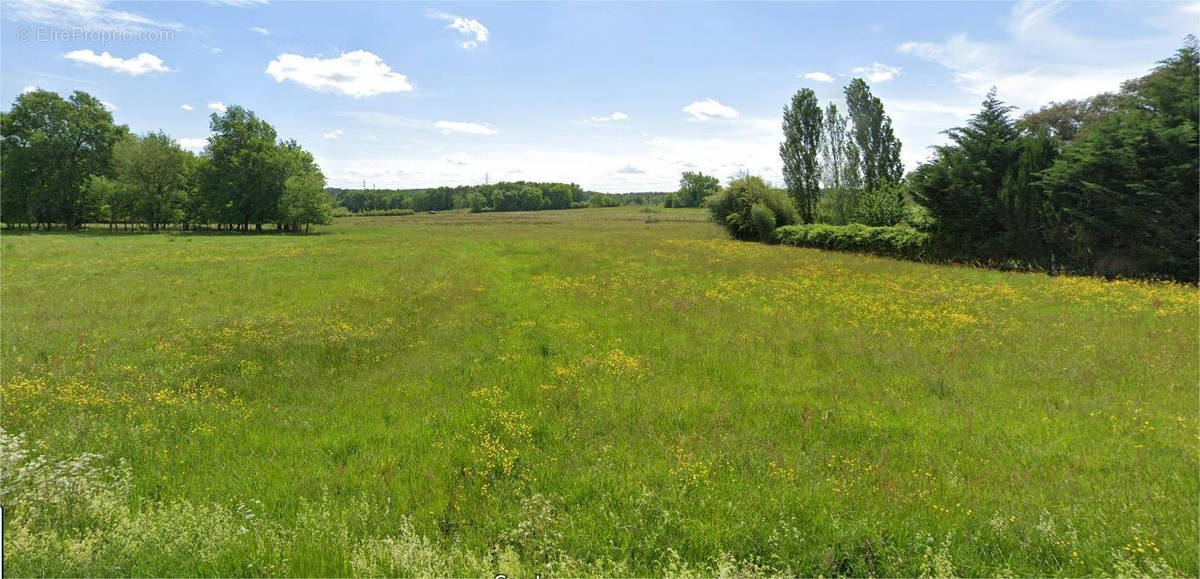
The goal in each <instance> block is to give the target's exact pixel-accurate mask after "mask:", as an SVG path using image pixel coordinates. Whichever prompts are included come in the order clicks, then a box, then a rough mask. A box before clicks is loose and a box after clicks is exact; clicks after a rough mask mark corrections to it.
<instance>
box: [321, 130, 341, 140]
mask: <svg viewBox="0 0 1200 579" xmlns="http://www.w3.org/2000/svg"><path fill="white" fill-rule="evenodd" d="M344 134H345V132H344V131H342V130H341V129H334V130H332V131H329V132H328V133H325V134H323V135H321V138H322V139H329V140H331V141H336V140H338V139H340V138H342V135H344Z"/></svg>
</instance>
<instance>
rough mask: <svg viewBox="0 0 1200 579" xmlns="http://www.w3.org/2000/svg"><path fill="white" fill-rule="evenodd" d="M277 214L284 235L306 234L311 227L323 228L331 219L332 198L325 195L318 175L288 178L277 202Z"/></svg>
mask: <svg viewBox="0 0 1200 579" xmlns="http://www.w3.org/2000/svg"><path fill="white" fill-rule="evenodd" d="M279 213H280V215H281V219H282V221H283V226H284V229H285V230H287V231H299V230H300V227H301V226H303V227H304V230H305V231H306V232H307V231H308V228H309V226H310V225H313V224H316V225H325V224H327V223H329V222H330V221H331V220H332V219H333V197H332V196H330V195H329V193H326V192H325V176H324V175H322V174H321V173H320V171H304V172H302V173H300V174H298V175H293V176H291V177H288V180H287V181H286V182H285V183H284V189H283V195H282V196H281V197H280V198H279Z"/></svg>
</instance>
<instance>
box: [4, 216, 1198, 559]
mask: <svg viewBox="0 0 1200 579" xmlns="http://www.w3.org/2000/svg"><path fill="white" fill-rule="evenodd" d="M0 251H2V256H0V257H2V261H3V263H2V265H0V274H2V275H3V278H2V282H0V299H2V308H3V309H2V311H0V329H2V331H3V338H4V339H3V346H2V347H3V375H2V378H3V383H2V390H0V392H2V393H3V395H4V400H3V414H2V415H0V416H2V418H3V427H4V430H5V432H6V435H7V436H9V437H11V436H12V435H14V434H21V435H24V436H25V437H26V440H27V441H28V443H29V444H30V445H32V446H33V447H34V449H35V451H34V453H35V454H39V455H43V456H47V457H71V456H75V455H78V454H80V453H83V452H93V453H98V454H99V455H101V456H103V457H104V458H103V459H102V460H101V461H100V462H99V463H98V464H101V465H102V464H113V465H115V464H118V463H119V462H120V461H124V463H125V464H127V465H128V467H129V475H128V476H129V482H130V484H131V488H130V490H129V492H128V494H122V495H120V497H118V498H119V500H120V501H124V503H122V504H127V505H133V506H134V508H133V509H132V511H131V513H132V514H129V515H128V516H129V517H132V519H130V520H133V519H136V518H137V517H138V516H142V517H143V518H144V517H145V516H148V515H145V513H156V515H155V516H156V517H157V518H156V519H155V520H156V521H159V523H160V524H162V525H164V527H165V528H170V529H175V530H176V531H178V530H179V529H184V528H190V527H187V525H188V524H192V523H186V524H185V523H184V522H180V520H182V519H185V518H187V517H186V516H185V515H183V514H178V513H177V512H184V511H187V509H185V508H183V507H179V505H189V507H188V508H192V509H200V508H201V507H202V506H205V505H209V506H211V508H215V509H218V510H220V509H225V511H221V512H225V513H226V514H227V515H228V516H229V517H231V518H230V520H231V521H235V522H236V523H237V524H234V523H233V522H231V523H229V525H228V529H226V527H221V528H220V529H216V530H214V529H206V531H205V532H207V533H209V535H213V534H216V535H220V533H221V532H224V531H222V530H221V529H225V530H226V531H228V533H229V538H228V540H227V541H225V542H219V541H218V542H217V544H219V545H224V546H223V547H220V548H217V547H211V548H209V550H210V551H212V552H211V553H208V554H206V555H205V556H204V557H198V556H197V555H195V554H194V553H193V554H189V551H188V550H187V549H185V548H182V547H180V548H178V549H177V550H176V551H171V550H170V549H167V550H166V551H167V552H168V553H174V554H167V555H160V556H150V555H148V554H147V553H146V552H140V551H139V549H141V550H144V551H148V550H150V549H151V548H152V547H154V548H158V547H161V545H158V544H156V543H153V541H151V540H150V539H146V538H143V539H139V540H138V541H141V542H138V541H132V540H131V541H127V542H126V543H128V544H126V545H124V546H113V545H107V544H106V545H107V546H97V545H90V546H86V548H85V547H81V546H79V545H80V544H81V543H83V542H81V540H77V537H81V536H83V533H84V531H85V530H86V529H89V528H90V529H92V530H93V531H96V533H98V534H100V535H103V534H104V533H106V532H107V533H112V532H116V531H115V530H119V529H123V528H125V527H122V526H121V524H118V522H114V521H112V520H107V519H104V518H103V517H99V518H97V517H91V518H86V517H85V518H83V519H77V518H73V517H74V515H64V514H61V513H59V514H56V515H54V517H59V518H58V519H55V518H53V517H50V516H49V515H44V516H40V518H39V517H35V516H32V515H31V516H29V517H26V519H25V520H26V523H25V526H24V527H22V528H23V529H24V530H23V531H21V532H22V533H25V535H19V536H24V537H27V540H24V539H22V540H20V541H18V540H16V539H10V538H9V537H10V536H11V535H12V533H7V534H6V547H7V549H6V552H7V553H8V558H9V562H10V564H12V565H16V566H17V567H15V568H16V569H18V571H19V570H31V569H46V568H50V569H57V570H59V571H62V572H66V573H70V572H77V573H80V572H81V573H89V572H103V570H104V569H106V568H108V569H111V568H112V567H111V565H113V564H114V563H113V561H121V560H122V557H125V558H126V559H128V561H125V562H123V563H121V564H122V565H124V566H122V567H120V568H121V569H124V570H125V571H126V572H130V573H134V574H137V573H145V574H163V573H172V572H174V573H176V574H178V573H183V574H192V573H203V574H241V573H247V572H264V573H287V574H298V575H314V574H316V575H325V574H338V575H346V574H370V573H373V572H378V573H393V574H394V573H400V574H413V573H434V574H436V573H438V572H441V573H443V574H446V573H449V574H460V573H476V572H480V571H491V570H495V569H513V570H518V571H530V570H536V569H550V570H557V571H558V572H562V573H566V574H581V573H582V574H586V573H605V574H612V573H617V574H634V575H645V574H661V573H671V572H675V573H678V572H681V571H683V570H685V569H692V570H698V571H699V572H702V573H715V572H720V571H722V570H726V571H728V570H731V569H733V570H741V571H746V572H769V571H771V570H774V571H781V570H791V571H792V572H795V573H798V574H804V575H813V574H834V573H848V574H856V575H865V574H881V575H912V574H918V573H921V572H928V573H933V574H937V573H947V572H952V573H957V574H962V575H993V574H997V573H1000V572H1004V571H1011V572H1013V573H1018V574H1038V575H1042V574H1063V575H1082V574H1128V573H1132V572H1134V571H1141V572H1147V573H1152V574H1154V573H1162V572H1171V571H1172V570H1173V571H1174V572H1180V573H1184V574H1189V575H1194V574H1196V573H1197V571H1198V570H1197V556H1198V554H1200V553H1198V551H1197V547H1196V544H1197V539H1198V537H1200V531H1198V528H1197V525H1198V521H1197V514H1196V513H1197V509H1198V508H1200V501H1198V498H1197V495H1196V488H1197V487H1198V485H1200V477H1198V469H1200V453H1198V450H1197V443H1198V440H1200V426H1198V424H1197V415H1198V413H1200V397H1198V393H1197V382H1198V381H1200V369H1198V365H1197V351H1198V348H1200V344H1198V332H1200V324H1198V321H1197V320H1198V316H1200V308H1198V304H1197V297H1198V294H1197V290H1196V288H1195V287H1189V286H1177V285H1167V284H1145V283H1128V282H1115V283H1114V282H1105V281H1101V280H1096V279H1088V278H1053V277H1047V276H1042V275H1033V274H1012V273H1002V272H996V271H987V270H980V269H971V268H961V267H945V266H931V265H922V264H915V263H907V262H898V261H892V260H885V259H877V258H872V257H864V256H857V255H847V254H837V253H824V252H819V251H814V250H806V249H797V248H786V247H771V246H766V245H761V244H752V243H738V242H734V241H730V240H726V239H724V238H722V237H721V236H720V233H719V231H718V230H717V229H716V228H714V227H713V226H711V225H710V224H708V223H706V222H705V221H704V215H703V213H701V212H699V211H689V210H661V211H659V212H657V213H642V212H638V211H637V210H633V209H598V210H575V211H565V212H538V213H527V214H485V215H471V214H453V215H419V216H408V217H389V218H354V219H346V220H342V221H339V222H338V223H337V224H335V225H334V226H332V227H330V228H328V229H327V230H325V231H324V232H323V233H322V234H320V235H310V236H274V235H263V236H255V235H248V236H240V235H186V234H181V235H175V234H165V235H103V234H90V233H89V234H49V235H4V237H3V239H2V240H0ZM114 476H115V475H114ZM101 478H103V477H101V476H100V475H97V477H96V479H97V480H96V481H92V482H93V483H94V484H95V485H99V486H103V485H104V484H108V483H103V481H99V479H101ZM109 478H112V477H109ZM117 478H119V477H117ZM89 480H90V479H89ZM6 484H8V485H10V486H13V485H16V484H17V483H13V482H9V483H6ZM14 488H15V487H14ZM106 488H107V487H106ZM6 493H8V495H9V496H12V491H9V490H7V489H6ZM110 494H111V493H110ZM118 494H120V493H118ZM105 496H106V497H107V496H108V495H105ZM122 497H123V498H122ZM72 500H80V501H83V502H84V503H87V504H91V503H93V502H96V501H98V500H99V499H96V498H95V497H93V496H91V495H88V496H86V497H83V498H78V497H77V498H76V499H72ZM105 500H108V499H105ZM171 505H175V506H176V510H175V511H172V510H171V509H170V508H168V507H169V506H171ZM237 505H243V506H245V505H250V506H249V507H246V508H247V509H250V510H252V511H253V513H254V514H253V517H252V518H253V519H254V520H255V521H260V522H256V523H254V524H249V526H246V525H247V524H248V523H245V521H246V520H248V519H246V518H245V516H244V514H243V515H238V514H237V513H240V512H241V511H239V510H238V508H239V507H237ZM7 506H8V505H7V503H6V507H7ZM47 512H49V511H47ZM187 512H191V513H193V514H194V512H193V511H187ZM139 513H141V514H140V515H139ZM170 513H177V514H176V515H170ZM210 515H211V513H210ZM238 516H241V517H242V518H241V519H237V517H238ZM63 517H66V518H67V519H69V520H70V522H71V524H72V525H74V527H75V528H77V530H78V532H79V533H80V534H79V535H72V534H71V532H65V533H62V534H54V533H51V529H48V528H45V527H46V526H47V525H49V524H50V523H51V522H55V521H57V522H58V523H61V522H62V521H63ZM217 518H220V517H217ZM137 520H139V521H141V520H142V519H137ZM143 522H144V521H143ZM194 524H195V525H200V523H194ZM172 525H174V526H172ZM256 525H257V526H256ZM201 526H202V525H201ZM243 527H245V528H246V529H248V531H247V532H245V533H239V530H240V529H241V528H243ZM96 533H94V534H96ZM176 534H177V535H180V536H185V537H186V536H189V535H188V534H187V533H185V532H182V531H179V532H177V533H176ZM51 535H53V536H51ZM255 535H257V536H259V537H260V540H258V541H255V540H251V539H250V538H248V537H249V536H255ZM73 537H76V538H73ZM388 537H392V538H396V537H402V538H405V539H404V540H400V539H396V540H393V541H392V542H391V543H388V542H387V541H388V540H391V539H387V538H388ZM13 541H17V542H15V543H13ZM72 541H73V542H72ZM180 541H181V543H180V544H181V545H185V546H186V545H188V544H189V543H187V540H186V539H180ZM10 543H11V544H10ZM65 544H70V545H73V546H74V548H75V549H76V551H77V553H76V554H75V555H72V556H71V557H64V556H62V555H61V553H62V552H64V547H63V545H65ZM397 544H403V545H407V547H405V549H407V550H403V549H399V548H398V547H396V545H397ZM14 548H15V551H14ZM455 549H459V551H455ZM56 550H57V552H58V553H59V555H58V556H54V553H55V552H56ZM161 550H162V549H160V551H161ZM401 551H403V553H407V554H408V555H403V556H402V555H400V554H398V553H400V552H401ZM416 552H419V553H423V555H421V556H420V557H417V556H414V555H412V553H416ZM39 553H40V555H39ZM456 553H457V554H456ZM422 557H423V558H422ZM43 559H53V560H55V561H52V562H46V561H45V560H43ZM414 561H415V562H414ZM39 565H41V566H40V567H39ZM55 565H57V566H55ZM105 565H110V567H105ZM438 565H442V566H440V567H439V566H438Z"/></svg>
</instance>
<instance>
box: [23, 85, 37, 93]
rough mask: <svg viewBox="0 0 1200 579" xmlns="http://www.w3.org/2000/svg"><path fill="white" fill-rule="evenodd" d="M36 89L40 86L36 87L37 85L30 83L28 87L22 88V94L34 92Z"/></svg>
mask: <svg viewBox="0 0 1200 579" xmlns="http://www.w3.org/2000/svg"><path fill="white" fill-rule="evenodd" d="M36 90H38V87H36V86H33V85H29V86H27V87H25V88H23V89H21V94H29V93H31V92H34V91H36Z"/></svg>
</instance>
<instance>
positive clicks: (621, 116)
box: [588, 111, 629, 123]
mask: <svg viewBox="0 0 1200 579" xmlns="http://www.w3.org/2000/svg"><path fill="white" fill-rule="evenodd" d="M588 120H590V121H592V122H593V123H608V122H612V121H626V120H629V115H627V114H625V113H623V112H620V111H617V112H615V113H613V114H611V115H607V116H603V117H590V118H589V119H588Z"/></svg>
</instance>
